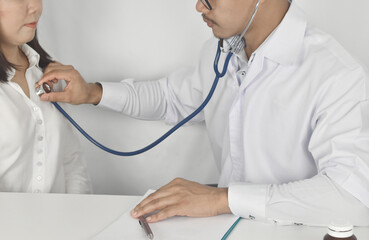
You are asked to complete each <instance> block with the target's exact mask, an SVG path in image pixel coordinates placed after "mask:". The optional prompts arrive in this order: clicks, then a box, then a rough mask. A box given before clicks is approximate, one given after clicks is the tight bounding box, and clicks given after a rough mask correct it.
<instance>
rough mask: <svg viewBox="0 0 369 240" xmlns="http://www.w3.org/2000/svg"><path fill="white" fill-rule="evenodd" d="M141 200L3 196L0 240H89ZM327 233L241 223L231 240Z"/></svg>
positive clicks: (309, 239)
mask: <svg viewBox="0 0 369 240" xmlns="http://www.w3.org/2000/svg"><path fill="white" fill-rule="evenodd" d="M139 199H140V197H139V196H111V195H68V194H29V193H0V239H6V240H33V239H35V240H59V239H60V240H74V239H75V240H88V239H90V238H91V237H92V236H94V235H95V234H96V233H98V232H100V231H101V230H102V229H103V228H104V227H106V226H107V225H109V224H110V223H111V222H113V221H114V220H115V219H116V218H118V217H119V216H120V215H121V214H122V213H124V212H126V211H128V210H130V209H131V207H132V206H134V205H135V204H136V203H137V201H138V200H139ZM325 233H326V229H325V228H317V227H307V226H277V225H269V224H262V223H258V222H254V221H248V220H241V222H240V223H239V224H238V225H237V227H236V228H235V230H234V231H233V232H232V234H231V235H230V236H229V238H228V239H229V240H238V239H246V240H247V239H250V240H289V239H291V240H296V239H298V240H322V239H323V236H324V235H325ZM154 234H155V233H154ZM355 235H356V236H357V238H358V240H367V239H369V228H355Z"/></svg>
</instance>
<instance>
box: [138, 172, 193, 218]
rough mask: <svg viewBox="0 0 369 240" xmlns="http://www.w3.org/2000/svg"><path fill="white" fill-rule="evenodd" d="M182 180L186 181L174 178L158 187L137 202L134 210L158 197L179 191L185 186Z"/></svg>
mask: <svg viewBox="0 0 369 240" xmlns="http://www.w3.org/2000/svg"><path fill="white" fill-rule="evenodd" d="M182 180H183V181H186V182H187V180H184V179H179V178H176V179H174V180H173V181H171V182H169V183H168V184H166V185H164V186H163V187H161V188H160V189H158V190H157V191H156V192H154V193H151V194H150V195H149V196H147V197H146V198H145V199H144V200H142V201H141V202H140V203H139V204H137V206H136V207H135V208H134V210H138V209H140V208H142V207H143V206H145V205H146V204H149V203H150V202H152V201H156V200H157V199H159V198H165V197H168V196H170V195H172V194H173V193H178V192H181V191H182V190H183V188H184V187H185V186H184V185H182V184H181V182H182ZM134 210H133V211H134ZM133 211H132V212H133Z"/></svg>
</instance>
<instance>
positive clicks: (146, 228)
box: [138, 216, 154, 240]
mask: <svg viewBox="0 0 369 240" xmlns="http://www.w3.org/2000/svg"><path fill="white" fill-rule="evenodd" d="M138 223H139V224H140V225H141V227H142V228H143V230H144V231H145V233H146V236H147V237H148V238H149V239H150V240H152V239H154V234H153V233H152V232H151V229H150V226H149V224H148V223H147V222H146V219H145V218H144V217H143V216H141V217H139V218H138Z"/></svg>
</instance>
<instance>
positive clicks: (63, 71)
mask: <svg viewBox="0 0 369 240" xmlns="http://www.w3.org/2000/svg"><path fill="white" fill-rule="evenodd" d="M58 80H65V81H66V82H67V83H68V82H71V81H79V82H84V80H83V78H82V76H81V75H80V74H79V72H78V71H77V70H75V69H74V68H71V67H67V66H62V67H55V68H51V69H50V70H48V71H45V73H44V75H43V76H42V78H41V80H40V81H38V83H37V84H38V85H41V84H43V83H45V82H50V81H54V82H55V81H58Z"/></svg>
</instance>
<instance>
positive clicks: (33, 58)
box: [8, 44, 40, 81]
mask: <svg viewBox="0 0 369 240" xmlns="http://www.w3.org/2000/svg"><path fill="white" fill-rule="evenodd" d="M20 49H21V50H22V52H23V53H24V54H25V55H26V57H27V59H28V63H29V67H28V69H30V68H32V67H34V66H36V67H37V68H39V65H38V63H39V61H40V55H39V54H38V53H37V52H36V51H35V50H34V49H33V48H31V47H30V46H28V45H27V44H23V45H21V46H20ZM14 75H15V69H14V68H11V69H9V71H8V80H9V81H10V80H11V79H12V78H13V77H14Z"/></svg>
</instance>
